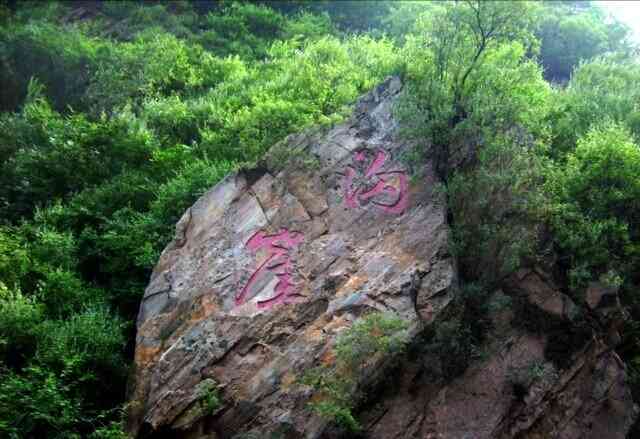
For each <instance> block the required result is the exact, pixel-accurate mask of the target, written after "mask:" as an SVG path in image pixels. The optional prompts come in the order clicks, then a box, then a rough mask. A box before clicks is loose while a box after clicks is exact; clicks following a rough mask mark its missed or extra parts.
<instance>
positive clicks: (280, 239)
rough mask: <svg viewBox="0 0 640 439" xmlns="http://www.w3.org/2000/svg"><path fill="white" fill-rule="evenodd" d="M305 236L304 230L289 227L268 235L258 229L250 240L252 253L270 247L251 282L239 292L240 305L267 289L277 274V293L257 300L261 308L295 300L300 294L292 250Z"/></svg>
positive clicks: (248, 246) (249, 246) (274, 291)
mask: <svg viewBox="0 0 640 439" xmlns="http://www.w3.org/2000/svg"><path fill="white" fill-rule="evenodd" d="M303 240H304V236H303V235H302V233H300V232H290V231H288V230H286V229H284V230H281V231H280V232H278V233H276V234H274V235H267V234H266V233H265V232H263V231H259V232H257V233H255V234H254V235H253V236H252V237H251V238H250V239H249V240H248V241H247V243H246V245H245V246H246V248H248V249H249V250H250V251H251V252H252V253H254V254H256V253H257V252H258V250H265V251H266V253H267V254H266V258H265V260H264V261H263V262H262V263H261V264H260V266H259V267H258V268H257V269H256V270H255V271H254V272H253V274H252V275H251V277H249V280H248V281H247V284H246V285H245V286H244V288H243V289H242V291H240V293H239V294H238V295H237V296H236V305H242V304H243V303H245V302H246V301H247V300H249V299H250V298H251V297H254V296H256V295H258V294H260V293H261V292H262V291H263V290H266V289H267V288H268V287H269V285H270V284H271V281H273V280H274V277H275V282H276V284H275V287H273V295H272V296H271V297H268V298H266V299H263V300H258V301H257V306H258V308H261V309H265V308H271V307H272V306H274V305H275V304H278V303H293V302H295V301H296V299H297V298H298V297H299V295H298V294H297V293H296V291H295V286H294V284H293V282H292V278H293V271H294V264H293V261H292V259H291V252H292V250H294V249H296V248H297V247H298V246H299V245H300V244H301V243H302V241H303Z"/></svg>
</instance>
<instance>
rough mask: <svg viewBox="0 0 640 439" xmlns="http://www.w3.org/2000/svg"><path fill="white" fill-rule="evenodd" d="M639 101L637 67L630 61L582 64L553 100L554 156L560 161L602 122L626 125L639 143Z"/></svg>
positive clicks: (613, 59)
mask: <svg viewBox="0 0 640 439" xmlns="http://www.w3.org/2000/svg"><path fill="white" fill-rule="evenodd" d="M639 99H640V65H639V64H638V63H637V62H636V61H634V60H633V59H627V58H623V57H620V56H607V57H599V58H596V59H593V60H591V61H589V62H585V63H583V64H581V65H580V66H579V67H578V68H577V69H576V71H575V72H574V75H573V77H572V78H571V81H570V82H569V84H568V86H567V89H566V91H564V92H562V93H558V96H557V98H556V102H557V104H556V108H555V109H554V111H553V114H552V115H551V117H553V119H554V124H553V125H552V126H553V150H552V152H553V154H554V155H555V156H556V157H559V158H562V157H563V156H564V155H565V154H566V153H568V152H570V151H572V150H573V149H574V148H575V146H576V143H577V140H578V139H579V138H580V137H583V136H584V135H586V134H587V132H588V131H589V130H590V129H592V127H593V126H594V125H599V124H601V123H602V122H603V121H604V120H610V121H613V122H617V123H620V124H623V125H625V126H626V127H627V129H629V130H630V131H631V133H632V134H633V136H634V138H635V140H636V141H639V140H640V116H639V114H640V113H639V112H638V101H639Z"/></svg>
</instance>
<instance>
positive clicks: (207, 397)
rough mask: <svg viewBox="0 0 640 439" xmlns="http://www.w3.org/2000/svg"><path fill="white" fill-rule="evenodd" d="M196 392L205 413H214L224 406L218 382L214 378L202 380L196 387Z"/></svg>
mask: <svg viewBox="0 0 640 439" xmlns="http://www.w3.org/2000/svg"><path fill="white" fill-rule="evenodd" d="M196 392H197V394H198V398H199V400H200V406H201V408H202V411H203V413H204V414H206V415H212V414H214V413H215V412H216V411H217V410H218V409H219V408H220V407H222V400H221V397H220V391H219V390H218V384H217V383H216V382H215V381H214V380H212V379H206V380H204V381H202V382H200V383H199V384H198V386H197V388H196Z"/></svg>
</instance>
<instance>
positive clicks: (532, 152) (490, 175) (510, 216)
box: [447, 130, 546, 285]
mask: <svg viewBox="0 0 640 439" xmlns="http://www.w3.org/2000/svg"><path fill="white" fill-rule="evenodd" d="M521 134H522V133H519V132H518V131H517V130H514V131H512V132H510V133H507V134H505V135H504V136H501V137H497V138H495V139H493V140H491V141H490V142H488V143H485V144H484V145H482V149H481V150H480V152H479V153H478V161H477V164H476V166H475V167H474V168H473V169H470V170H467V171H464V172H458V173H456V174H455V175H454V176H452V177H451V178H450V179H449V182H448V186H447V193H448V195H449V203H450V207H451V209H452V211H453V212H455V213H454V215H455V223H454V227H453V244H454V247H453V250H454V253H455V254H456V256H457V257H458V260H459V261H460V268H461V269H462V270H463V272H464V275H465V278H466V279H468V280H476V281H477V280H480V281H482V282H484V283H486V284H489V285H491V284H495V283H496V282H498V281H500V280H501V279H502V278H503V277H504V276H506V275H508V274H510V273H512V272H514V271H515V270H516V269H517V268H519V267H520V265H521V262H522V260H523V259H524V258H527V257H528V258H529V259H531V258H532V257H533V255H534V254H535V251H536V244H537V235H538V229H539V226H538V225H537V224H538V223H537V221H539V218H540V216H541V215H542V214H543V212H542V211H543V210H544V206H545V204H546V202H545V199H544V194H543V192H542V188H541V183H542V179H541V174H542V171H543V169H544V167H543V164H544V160H543V158H542V157H541V156H540V154H539V153H537V152H536V148H535V146H534V145H531V139H532V138H531V137H529V136H525V137H524V139H523V138H521V137H520V136H521Z"/></svg>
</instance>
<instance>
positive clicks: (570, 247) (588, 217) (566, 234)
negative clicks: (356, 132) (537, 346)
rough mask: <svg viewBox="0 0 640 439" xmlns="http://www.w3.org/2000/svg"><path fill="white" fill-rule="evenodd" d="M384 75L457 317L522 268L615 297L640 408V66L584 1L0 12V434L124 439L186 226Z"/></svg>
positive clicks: (11, 7) (460, 355)
mask: <svg viewBox="0 0 640 439" xmlns="http://www.w3.org/2000/svg"><path fill="white" fill-rule="evenodd" d="M389 75H399V76H400V77H401V78H402V79H403V82H404V92H403V97H402V99H401V100H400V102H399V104H398V106H397V108H396V109H395V111H396V114H397V116H398V118H399V120H400V121H401V122H402V127H403V135H404V136H407V138H412V139H415V140H416V141H417V144H418V145H419V148H417V149H416V150H415V151H414V153H413V154H411V155H410V156H409V157H405V161H406V164H407V167H408V168H410V169H413V168H415V169H418V168H419V166H417V164H419V163H420V161H422V160H424V159H426V158H431V159H434V160H435V162H436V164H437V167H438V172H439V173H440V175H441V176H442V178H443V179H444V180H445V181H446V188H445V189H446V191H447V195H448V199H449V210H450V212H451V219H452V224H453V228H454V235H455V246H454V247H455V248H454V249H452V250H453V251H454V252H455V254H456V256H457V257H458V259H459V261H460V265H461V267H460V268H461V272H462V276H463V278H464V281H465V283H466V285H467V288H466V291H467V292H468V294H466V295H465V299H464V302H463V303H461V305H460V306H462V307H465V308H466V309H467V311H468V312H475V311H478V310H479V311H480V314H477V315H482V312H481V311H482V307H483V306H484V304H483V301H482V298H483V297H484V296H483V294H485V293H484V292H485V291H490V290H491V289H492V288H495V287H496V286H499V284H500V281H501V280H502V279H503V278H504V277H505V276H506V275H508V274H509V273H512V272H513V271H514V270H516V269H517V268H518V267H520V266H522V265H523V264H529V265H531V264H538V265H542V266H545V267H550V269H552V270H553V271H554V273H555V275H556V276H557V277H558V278H559V279H562V280H563V282H564V288H565V290H566V292H567V293H568V294H570V295H571V296H572V297H573V298H575V299H576V300H577V301H579V300H581V299H580V298H581V297H582V295H583V294H584V291H585V288H586V286H587V285H588V283H589V282H591V281H594V280H600V281H602V282H605V283H607V284H608V285H611V286H615V287H618V288H620V291H621V295H622V297H623V299H624V301H625V303H624V304H625V306H627V307H628V310H629V312H630V315H631V317H632V318H631V319H629V321H628V322H627V324H626V328H625V330H624V336H623V343H622V346H621V348H620V349H619V351H620V352H621V353H622V355H623V357H624V360H625V361H626V362H627V365H628V367H629V373H630V377H631V378H630V379H631V380H632V384H633V386H634V392H635V395H634V396H635V397H636V400H637V401H639V402H640V341H639V339H638V336H639V335H640V296H639V295H638V286H639V284H640V146H639V145H640V61H639V59H638V56H637V52H636V48H635V47H634V46H633V45H632V44H631V42H630V40H629V30H628V29H627V28H626V27H625V26H623V25H622V24H620V23H618V22H615V21H612V19H611V18H610V17H607V16H606V14H605V13H604V12H603V11H601V10H600V9H598V8H597V7H596V6H593V5H591V4H589V3H586V2H571V1H567V2H554V3H548V4H540V3H536V2H502V1H501V2H477V1H463V2H445V3H441V2H385V1H376V2H331V1H319V2H308V1H279V2H267V1H264V2H232V1H219V2H213V1H212V2H193V3H191V2H187V1H176V2H162V3H160V2H150V1H145V2H120V1H118V2H109V1H104V2H91V1H89V2H82V3H81V2H77V3H76V2H69V3H64V2H51V3H45V2H17V3H16V2H7V1H4V2H0V84H1V87H0V436H2V437H9V438H23V437H25V438H41V437H51V438H57V437H59V438H74V437H91V438H94V439H95V438H120V437H124V433H123V431H122V428H123V427H122V423H123V418H122V409H123V404H124V401H125V396H126V395H125V392H126V380H127V374H128V368H129V365H130V363H131V358H132V351H133V342H134V335H135V334H134V331H135V318H136V314H137V310H138V305H139V302H140V299H141V297H142V293H143V291H144V288H145V286H146V283H147V281H148V277H149V274H150V271H151V269H152V267H153V265H154V264H155V262H156V261H157V259H158V256H159V254H160V252H161V251H162V249H163V248H164V246H165V245H166V244H167V243H168V241H169V240H170V239H171V237H172V234H173V229H174V226H175V223H176V222H177V221H178V219H179V218H180V216H181V215H182V213H183V212H184V210H185V209H186V208H187V207H189V206H190V205H191V204H193V202H194V201H195V200H196V199H197V198H198V197H199V196H200V195H201V194H202V193H203V192H204V191H206V190H207V189H208V188H210V187H211V186H212V185H214V184H215V183H217V182H218V181H220V180H221V179H222V178H223V177H224V176H225V175H227V174H228V173H229V172H231V171H233V170H235V169H239V168H241V167H250V166H252V165H254V164H255V163H257V161H258V160H259V159H260V158H261V157H262V155H263V153H264V152H265V151H266V150H267V149H268V148H269V147H270V146H271V145H273V144H274V143H276V142H278V141H279V140H281V139H283V138H284V137H286V136H287V135H288V134H291V133H294V132H298V131H300V130H303V129H305V128H308V127H312V126H319V125H320V126H330V125H332V124H335V123H336V122H338V121H341V120H342V119H344V118H345V117H346V116H347V115H349V113H350V110H351V106H352V104H353V103H354V102H355V100H356V99H357V97H358V96H360V95H361V94H363V93H365V92H367V91H369V90H370V89H372V88H373V87H374V86H375V85H376V84H378V83H380V82H382V81H383V80H384V78H386V77H387V76H389ZM416 180H417V179H416ZM418 181H419V180H418ZM417 184H419V183H417ZM454 331H455V334H452V337H461V338H466V339H469V340H473V339H474V337H481V332H482V322H479V323H478V322H466V321H463V322H460V324H459V325H458V326H457V327H456V328H455V329H454ZM469 335H471V336H469ZM467 356H468V353H467V352H466V351H465V349H460V350H459V351H457V352H456V355H455V362H459V363H462V364H464V363H465V361H466V357H467Z"/></svg>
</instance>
